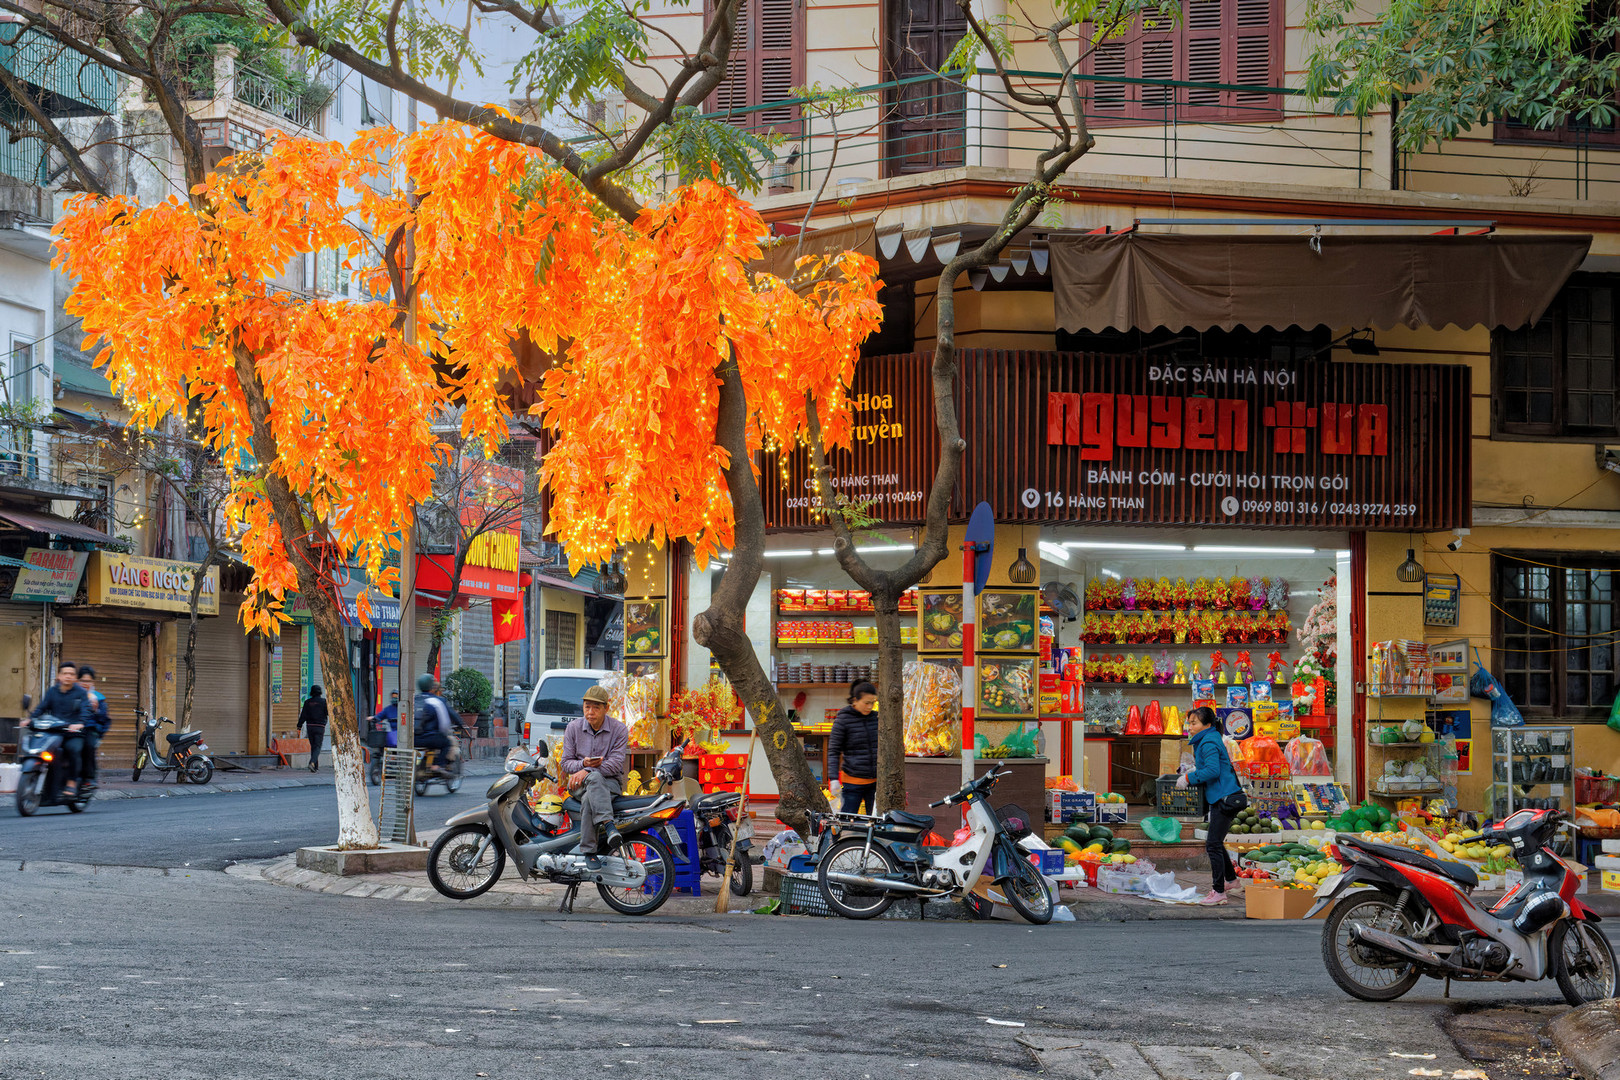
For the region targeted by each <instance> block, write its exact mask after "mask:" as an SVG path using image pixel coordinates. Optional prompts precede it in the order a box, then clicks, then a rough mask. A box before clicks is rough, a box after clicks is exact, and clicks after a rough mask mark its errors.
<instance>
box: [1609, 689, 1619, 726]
mask: <svg viewBox="0 0 1620 1080" xmlns="http://www.w3.org/2000/svg"><path fill="white" fill-rule="evenodd" d="M1609 730H1610V731H1620V694H1616V695H1614V704H1613V705H1610V706H1609Z"/></svg>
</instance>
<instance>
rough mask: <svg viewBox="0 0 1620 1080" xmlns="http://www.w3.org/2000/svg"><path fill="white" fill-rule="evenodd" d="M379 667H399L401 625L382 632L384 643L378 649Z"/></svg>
mask: <svg viewBox="0 0 1620 1080" xmlns="http://www.w3.org/2000/svg"><path fill="white" fill-rule="evenodd" d="M377 666H378V667H399V627H398V626H395V627H394V628H393V629H391V630H384V631H383V632H382V644H381V646H380V647H379V648H378V650H377Z"/></svg>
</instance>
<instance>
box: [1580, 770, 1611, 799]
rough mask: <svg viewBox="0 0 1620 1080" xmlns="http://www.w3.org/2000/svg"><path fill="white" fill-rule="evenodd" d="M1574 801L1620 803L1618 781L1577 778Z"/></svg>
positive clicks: (1598, 778) (1607, 778) (1599, 778)
mask: <svg viewBox="0 0 1620 1080" xmlns="http://www.w3.org/2000/svg"><path fill="white" fill-rule="evenodd" d="M1575 801H1576V802H1578V803H1620V780H1616V779H1613V778H1611V777H1607V776H1604V777H1596V776H1577V777H1576V778H1575Z"/></svg>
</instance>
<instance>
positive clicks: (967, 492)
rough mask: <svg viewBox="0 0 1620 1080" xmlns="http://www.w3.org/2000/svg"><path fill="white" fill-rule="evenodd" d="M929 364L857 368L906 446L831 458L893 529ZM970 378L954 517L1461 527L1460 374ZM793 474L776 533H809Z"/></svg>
mask: <svg viewBox="0 0 1620 1080" xmlns="http://www.w3.org/2000/svg"><path fill="white" fill-rule="evenodd" d="M928 365H929V358H928V357H926V356H912V357H883V358H878V359H875V360H867V361H862V362H861V364H860V365H858V366H857V368H856V377H855V386H854V388H853V395H854V398H855V400H857V401H859V400H861V399H862V398H863V396H864V397H865V399H866V400H867V401H871V400H873V399H874V396H876V397H877V398H878V399H886V400H888V401H890V402H891V403H892V405H893V408H892V409H885V410H883V411H882V417H883V419H884V420H886V421H887V422H888V423H889V424H890V425H891V427H893V426H895V425H898V426H900V427H901V428H902V430H903V435H902V436H901V437H900V438H899V439H898V440H893V441H886V440H883V439H881V438H879V439H877V440H875V441H873V442H865V441H861V440H857V441H856V442H855V443H854V446H853V449H851V450H850V451H847V452H839V453H836V454H834V455H833V465H834V470H835V474H836V478H835V480H834V488H835V491H837V492H838V493H839V494H845V495H848V496H849V497H850V498H851V499H852V500H854V501H857V502H860V501H865V502H867V503H868V512H869V513H870V514H872V515H873V516H875V517H877V518H879V519H881V520H882V521H885V522H888V523H891V524H899V525H907V524H920V523H921V521H922V516H923V508H924V502H923V500H924V497H925V493H926V492H927V490H928V488H929V487H930V486H931V484H932V482H933V471H934V464H935V462H936V461H937V445H938V436H937V435H936V433H935V431H934V424H933V404H932V395H931V392H930V390H929V386H928ZM960 370H961V373H962V374H961V376H960V379H959V383H958V387H959V388H958V408H959V410H960V415H961V417H962V425H961V426H962V432H963V437H964V438H965V439H966V440H967V444H968V452H967V457H966V460H965V461H964V463H963V477H962V484H961V486H960V487H959V489H958V492H957V496H956V498H955V499H953V500H952V510H951V513H952V519H953V520H957V521H960V520H964V519H965V517H966V512H967V508H968V507H971V506H972V505H973V504H974V503H976V502H977V501H979V500H980V499H983V500H985V501H987V502H989V503H990V504H991V506H992V507H994V508H995V512H996V516H997V519H998V520H1000V521H1007V522H1032V523H1034V522H1050V523H1059V522H1098V523H1102V522H1109V523H1146V524H1165V525H1177V524H1185V525H1236V526H1249V527H1255V526H1259V527H1297V528H1332V529H1401V530H1405V529H1412V530H1423V531H1428V530H1435V529H1445V528H1452V527H1454V526H1457V525H1466V524H1467V523H1468V513H1469V504H1468V499H1469V487H1470V479H1469V468H1470V458H1469V437H1470V432H1469V410H1468V406H1469V401H1468V369H1467V368H1466V367H1464V366H1462V365H1438V364H1359V363H1328V362H1325V361H1315V360H1309V361H1296V362H1290V363H1282V364H1271V363H1259V362H1245V361H1230V362H1226V361H1203V360H1200V361H1197V362H1190V361H1185V362H1184V361H1175V360H1162V361H1154V360H1151V359H1145V358H1141V357H1129V356H1080V355H1074V354H1057V353H1007V352H989V351H964V352H963V353H962V354H961V356H960ZM856 424H857V427H862V426H863V424H862V420H861V416H860V414H857V417H856ZM864 426H867V427H869V426H870V425H869V424H868V425H864ZM878 426H879V429H880V430H881V426H882V425H881V423H880V424H879V425H878ZM787 476H788V484H787V487H786V488H785V489H782V488H771V489H767V493H766V517H767V522H768V524H770V525H771V526H772V527H777V528H781V527H805V526H814V525H816V524H817V521H816V520H815V518H814V516H813V515H812V512H811V509H812V507H813V506H814V505H815V498H814V480H813V477H812V476H811V474H810V471H809V469H808V464H807V462H806V461H805V460H804V455H803V453H802V452H796V453H795V456H794V457H793V458H790V460H789V462H788V469H787Z"/></svg>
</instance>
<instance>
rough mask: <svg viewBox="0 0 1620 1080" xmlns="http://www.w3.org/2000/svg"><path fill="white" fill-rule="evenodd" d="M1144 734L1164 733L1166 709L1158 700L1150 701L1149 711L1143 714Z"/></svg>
mask: <svg viewBox="0 0 1620 1080" xmlns="http://www.w3.org/2000/svg"><path fill="white" fill-rule="evenodd" d="M1142 734H1144V735H1163V734H1164V710H1163V709H1161V708H1159V703H1158V702H1157V701H1150V702H1148V707H1147V712H1145V713H1143V714H1142Z"/></svg>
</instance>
